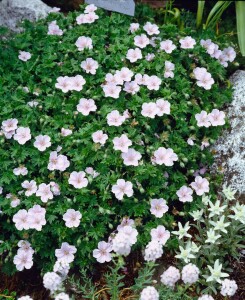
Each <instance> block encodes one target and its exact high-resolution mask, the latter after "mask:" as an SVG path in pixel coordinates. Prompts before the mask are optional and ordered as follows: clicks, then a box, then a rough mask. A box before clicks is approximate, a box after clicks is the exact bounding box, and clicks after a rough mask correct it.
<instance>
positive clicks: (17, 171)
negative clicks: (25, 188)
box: [13, 166, 28, 176]
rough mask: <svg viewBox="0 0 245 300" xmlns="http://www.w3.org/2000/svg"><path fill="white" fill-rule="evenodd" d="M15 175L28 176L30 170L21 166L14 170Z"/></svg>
mask: <svg viewBox="0 0 245 300" xmlns="http://www.w3.org/2000/svg"><path fill="white" fill-rule="evenodd" d="M13 173H14V174H15V175H17V176H19V175H23V176H24V175H27V174H28V170H27V168H26V167H24V166H20V167H19V168H15V169H14V170H13Z"/></svg>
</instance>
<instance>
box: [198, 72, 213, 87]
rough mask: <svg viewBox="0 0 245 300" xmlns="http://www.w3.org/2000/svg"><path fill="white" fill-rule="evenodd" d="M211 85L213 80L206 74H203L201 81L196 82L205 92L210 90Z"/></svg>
mask: <svg viewBox="0 0 245 300" xmlns="http://www.w3.org/2000/svg"><path fill="white" fill-rule="evenodd" d="M213 84H214V80H213V78H212V77H211V74H210V73H208V72H207V73H205V74H203V77H202V78H201V80H198V81H197V85H198V86H200V87H203V88H204V89H205V90H210V89H211V87H212V85H213Z"/></svg>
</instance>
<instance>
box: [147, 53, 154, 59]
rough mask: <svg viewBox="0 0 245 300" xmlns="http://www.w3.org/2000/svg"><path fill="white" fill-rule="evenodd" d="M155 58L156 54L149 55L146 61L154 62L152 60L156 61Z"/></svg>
mask: <svg viewBox="0 0 245 300" xmlns="http://www.w3.org/2000/svg"><path fill="white" fill-rule="evenodd" d="M154 57H155V54H154V53H147V55H146V57H145V59H146V60H147V61H152V60H153V59H154Z"/></svg>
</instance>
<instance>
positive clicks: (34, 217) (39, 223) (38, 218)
mask: <svg viewBox="0 0 245 300" xmlns="http://www.w3.org/2000/svg"><path fill="white" fill-rule="evenodd" d="M28 213H29V225H30V228H31V229H36V230H37V231H41V230H42V227H43V226H44V225H46V220H45V214H39V213H37V214H36V213H34V214H33V213H30V210H29V212H28Z"/></svg>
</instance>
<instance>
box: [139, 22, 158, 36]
mask: <svg viewBox="0 0 245 300" xmlns="http://www.w3.org/2000/svg"><path fill="white" fill-rule="evenodd" d="M143 28H144V30H145V31H146V33H147V34H148V35H155V34H159V33H160V31H159V27H158V26H157V25H156V24H152V23H151V22H146V24H145V25H144V27H143Z"/></svg>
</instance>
